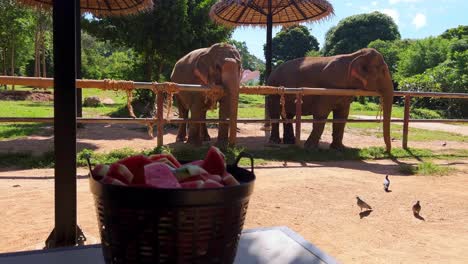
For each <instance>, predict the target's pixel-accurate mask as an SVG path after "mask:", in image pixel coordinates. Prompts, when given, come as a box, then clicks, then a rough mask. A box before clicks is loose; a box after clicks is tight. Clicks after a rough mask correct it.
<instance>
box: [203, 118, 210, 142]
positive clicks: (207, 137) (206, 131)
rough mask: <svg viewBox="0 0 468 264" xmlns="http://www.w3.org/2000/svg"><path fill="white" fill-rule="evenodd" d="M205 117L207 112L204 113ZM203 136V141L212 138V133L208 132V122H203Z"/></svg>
mask: <svg viewBox="0 0 468 264" xmlns="http://www.w3.org/2000/svg"><path fill="white" fill-rule="evenodd" d="M203 119H206V112H205V113H204V114H203ZM201 138H202V140H203V141H210V140H211V137H210V134H208V128H207V127H206V123H203V124H201Z"/></svg>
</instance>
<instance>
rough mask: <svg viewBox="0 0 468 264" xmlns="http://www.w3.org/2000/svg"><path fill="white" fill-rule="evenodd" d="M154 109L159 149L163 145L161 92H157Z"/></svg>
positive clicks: (162, 95)
mask: <svg viewBox="0 0 468 264" xmlns="http://www.w3.org/2000/svg"><path fill="white" fill-rule="evenodd" d="M171 100H172V99H171ZM156 107H157V109H156V118H157V120H156V121H157V122H156V123H157V126H158V135H157V137H158V147H161V146H162V145H163V144H164V141H163V137H164V93H163V92H162V91H158V93H157V98H156Z"/></svg>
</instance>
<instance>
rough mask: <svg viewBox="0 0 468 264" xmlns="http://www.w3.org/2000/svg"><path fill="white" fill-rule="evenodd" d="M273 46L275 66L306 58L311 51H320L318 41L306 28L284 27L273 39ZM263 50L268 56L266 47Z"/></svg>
mask: <svg viewBox="0 0 468 264" xmlns="http://www.w3.org/2000/svg"><path fill="white" fill-rule="evenodd" d="M271 44H272V53H273V54H272V59H271V61H272V63H273V65H274V66H278V65H280V64H281V63H282V62H285V61H288V60H293V59H296V58H301V57H304V56H305V55H306V53H307V52H308V51H310V50H315V51H318V50H319V43H318V41H317V39H316V38H315V37H314V36H312V35H311V34H310V31H309V30H308V29H307V28H306V27H305V26H292V27H283V28H282V29H281V31H280V32H278V34H276V36H275V37H274V38H273V39H272V42H271ZM263 49H264V51H265V56H266V50H265V49H266V46H264V47H263Z"/></svg>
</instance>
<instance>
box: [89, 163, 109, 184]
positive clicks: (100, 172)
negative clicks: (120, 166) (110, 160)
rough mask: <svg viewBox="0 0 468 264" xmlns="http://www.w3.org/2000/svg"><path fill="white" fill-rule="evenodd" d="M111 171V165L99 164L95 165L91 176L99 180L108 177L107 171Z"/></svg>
mask: <svg viewBox="0 0 468 264" xmlns="http://www.w3.org/2000/svg"><path fill="white" fill-rule="evenodd" d="M108 171H109V165H107V164H99V165H96V167H94V169H93V171H92V172H91V176H93V178H94V179H95V180H97V181H100V180H102V179H103V178H104V177H106V175H107V172H108Z"/></svg>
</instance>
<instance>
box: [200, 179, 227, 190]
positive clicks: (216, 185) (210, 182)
mask: <svg viewBox="0 0 468 264" xmlns="http://www.w3.org/2000/svg"><path fill="white" fill-rule="evenodd" d="M219 187H224V185H222V184H221V183H219V182H216V181H213V180H206V181H205V182H204V183H203V185H202V188H219Z"/></svg>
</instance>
